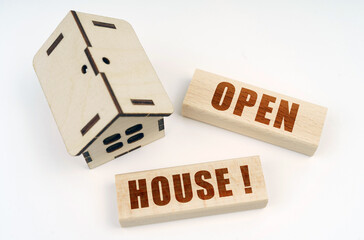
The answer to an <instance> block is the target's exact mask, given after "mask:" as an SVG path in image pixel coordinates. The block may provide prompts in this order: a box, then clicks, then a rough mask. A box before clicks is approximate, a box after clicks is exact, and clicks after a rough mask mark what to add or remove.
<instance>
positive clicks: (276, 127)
mask: <svg viewBox="0 0 364 240" xmlns="http://www.w3.org/2000/svg"><path fill="white" fill-rule="evenodd" d="M326 112H327V108H325V107H321V106H319V105H316V104H312V103H308V102H305V101H302V100H299V99H296V98H293V97H289V96H285V95H283V94H279V93H276V92H272V91H269V90H265V89H262V88H258V87H255V86H252V85H249V84H246V83H243V82H239V81H235V80H232V79H229V78H226V77H222V76H219V75H216V74H212V73H209V72H205V71H202V70H196V72H195V74H194V76H193V78H192V81H191V83H190V86H189V88H188V91H187V93H186V96H185V98H184V101H183V107H182V115H183V116H186V117H189V118H192V119H195V120H199V121H202V122H205V123H209V124H212V125H215V126H218V127H221V128H225V129H227V130H230V131H233V132H237V133H240V134H244V135H247V136H249V137H253V138H256V139H259V140H263V141H265V142H269V143H272V144H275V145H278V146H281V147H284V148H287V149H290V150H294V151H297V152H300V153H304V154H306V155H310V156H311V155H313V154H314V153H315V151H316V149H317V147H318V145H319V142H320V136H321V131H322V128H323V125H324V121H325V117H326Z"/></svg>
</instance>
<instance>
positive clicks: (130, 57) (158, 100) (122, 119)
mask: <svg viewBox="0 0 364 240" xmlns="http://www.w3.org/2000/svg"><path fill="white" fill-rule="evenodd" d="M33 64H34V69H35V71H36V73H37V76H38V78H39V81H40V83H41V86H42V89H43V92H44V94H45V95H46V98H47V101H48V103H49V106H50V108H51V110H52V113H53V116H54V118H55V120H56V123H57V126H58V129H59V131H60V133H61V135H62V137H63V141H64V143H65V145H66V147H67V150H68V152H69V153H70V154H71V155H79V154H83V156H84V157H85V160H86V162H87V164H88V166H89V167H90V168H93V167H96V166H99V165H100V164H103V163H105V162H108V161H110V160H112V159H114V158H116V157H118V156H121V155H124V154H125V153H128V152H130V151H133V150H135V149H137V148H139V147H141V146H144V145H146V144H148V143H150V142H152V141H155V140H157V139H159V138H161V137H163V136H164V120H163V117H165V116H169V115H170V114H171V113H172V112H173V107H172V104H171V102H170V100H169V98H168V96H167V94H166V92H165V90H164V88H163V86H162V84H161V82H160V81H159V79H158V76H157V74H156V72H155V71H154V69H153V66H152V64H151V63H150V61H149V59H148V56H147V55H146V53H145V51H144V49H143V47H142V45H141V44H140V42H139V40H138V37H137V35H136V34H135V32H134V30H133V28H132V26H131V25H130V24H129V23H128V22H126V21H124V20H120V19H115V18H108V17H102V16H96V15H91V14H86V13H80V12H75V11H71V12H69V13H68V14H67V16H66V17H65V18H64V19H63V20H62V22H61V23H60V24H59V26H58V27H57V28H56V30H55V31H54V32H53V33H52V35H51V36H50V37H49V38H48V40H47V41H46V42H45V43H44V45H43V46H42V47H41V49H40V50H39V51H38V52H37V54H36V55H35V57H34V61H33Z"/></svg>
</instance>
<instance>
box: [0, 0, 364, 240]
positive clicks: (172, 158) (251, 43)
mask: <svg viewBox="0 0 364 240" xmlns="http://www.w3.org/2000/svg"><path fill="white" fill-rule="evenodd" d="M70 9H75V10H78V11H83V12H89V13H94V14H99V15H105V16H110V17H115V18H122V19H125V20H127V21H129V22H130V23H131V24H132V25H133V27H134V29H135V31H136V32H137V34H138V36H139V39H140V41H141V43H142V45H143V46H144V48H145V50H146V52H147V54H148V56H149V58H150V60H151V62H152V64H153V65H154V67H155V69H156V71H157V73H158V75H159V77H160V79H161V81H162V82H163V84H164V86H165V88H166V90H167V92H168V94H169V96H170V98H171V100H172V102H173V104H174V106H175V113H174V114H173V115H172V116H171V117H169V118H167V119H166V121H165V123H166V137H165V138H163V139H161V140H159V141H157V142H154V143H152V144H150V145H149V146H146V147H144V148H142V149H140V150H138V151H135V152H132V153H130V154H127V155H125V156H124V157H122V158H119V159H117V160H114V161H112V162H110V163H107V164H106V165H103V166H101V167H98V168H96V169H93V170H89V169H88V168H87V165H86V163H85V162H84V160H83V158H82V157H76V158H73V157H71V156H69V155H68V154H67V152H66V149H65V146H64V144H63V142H62V139H61V136H60V134H59V132H58V130H57V127H56V124H55V122H54V120H53V117H52V115H51V112H50V110H49V108H48V105H47V102H46V99H45V97H44V95H43V92H42V90H41V87H40V84H39V82H38V80H37V78H36V75H35V73H34V70H33V68H32V58H33V56H34V54H35V52H36V51H37V50H38V49H39V48H40V46H41V45H42V44H43V42H44V41H45V40H46V38H47V37H48V36H49V35H50V34H51V32H52V31H53V30H54V29H55V27H56V26H57V24H58V23H59V22H60V21H61V19H62V18H63V17H64V16H65V15H66V13H67V11H68V10H70ZM363 12H364V3H363V1H356V2H354V1H326V2H324V1H300V3H298V1H296V3H293V1H268V0H267V1H244V2H242V1H235V2H232V1H203V2H201V1H190V2H187V1H180V3H176V2H172V1H154V3H152V1H145V2H140V1H128V2H126V1H101V0H99V1H82V2H81V1H80V2H77V3H74V1H70V0H68V1H57V2H53V3H52V2H51V1H33V2H32V3H30V1H24V2H20V1H10V0H9V1H7V2H4V1H3V0H1V1H0V29H1V38H0V61H1V62H0V63H1V64H0V78H1V83H2V86H1V88H0V97H1V99H0V104H1V110H2V114H1V118H0V121H1V132H2V138H1V140H0V141H1V144H0V146H1V152H0V154H1V155H0V156H1V168H0V239H88V240H90V239H166V238H170V239H197V238H203V239H217V238H220V239H364V229H363V225H364V223H363V214H364V208H363V202H364V193H363V190H364V187H363V185H362V184H363V183H364V174H363V167H364V161H363V154H362V149H363V140H362V139H363V137H362V136H363V134H364V131H363V123H362V121H363V119H364V114H363V110H362V109H363V107H362V105H361V103H362V102H363V101H362V97H363V88H364V84H363V79H364V73H363V66H364V60H363V59H364V57H363V56H364V14H363ZM197 67H198V68H201V69H204V70H207V71H211V72H213V73H217V74H221V75H223V76H226V77H230V78H233V79H236V80H242V81H245V82H247V83H250V84H253V85H256V86H259V87H263V88H266V89H270V90H273V91H277V92H280V93H283V94H287V95H290V96H293V97H297V98H300V99H303V100H306V101H309V102H313V103H316V104H319V105H323V106H326V107H328V109H329V111H328V116H327V119H326V123H325V126H324V129H323V134H322V138H321V144H320V146H319V148H318V150H317V152H316V154H315V155H314V156H313V157H307V156H305V155H302V154H298V153H295V152H292V151H289V150H285V149H283V148H280V147H276V146H273V145H270V144H267V143H264V142H260V141H257V140H254V139H251V138H248V137H245V136H241V135H238V134H236V133H232V132H228V131H226V130H223V129H219V128H216V127H213V126H209V125H206V124H203V123H200V122H197V121H193V120H190V119H187V118H183V117H182V116H181V104H182V99H183V97H184V94H185V92H186V90H187V86H188V84H189V81H190V79H191V77H192V74H193V71H194V69H195V68H197ZM256 154H259V155H260V156H261V159H262V164H263V171H264V174H265V180H266V185H267V190H268V195H269V203H268V206H267V207H266V208H265V209H260V210H252V211H246V212H236V213H231V214H223V215H218V216H211V217H203V218H195V219H188V220H181V221H175V222H168V223H161V224H153V225H147V226H141V227H133V228H121V227H120V226H119V223H118V217H117V207H116V193H115V189H114V188H115V187H114V175H115V174H117V173H125V172H132V171H140V170H147V169H154V168H161V167H169V166H177V165H182V164H190V163H198V162H206V161H211V160H222V159H229V158H236V157H243V156H250V155H256Z"/></svg>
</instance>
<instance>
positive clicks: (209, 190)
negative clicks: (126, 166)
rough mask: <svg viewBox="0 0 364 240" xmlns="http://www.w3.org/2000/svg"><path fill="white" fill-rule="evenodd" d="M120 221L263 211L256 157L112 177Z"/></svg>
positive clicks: (132, 222) (264, 198) (264, 200)
mask: <svg viewBox="0 0 364 240" xmlns="http://www.w3.org/2000/svg"><path fill="white" fill-rule="evenodd" d="M115 183H116V192H117V204H118V210H119V221H120V224H121V225H122V226H134V225H141V224H149V223H156V222H163V221H169V220H177V219H183V218H190V217H198V216H206V215H212V214H219V213H226V212H233V211H240V210H248V209H255V208H263V207H265V206H266V205H267V203H268V196H267V191H266V188H265V182H264V176H263V172H262V167H261V163H260V159H259V156H253V157H245V158H237V159H231V160H224V161H216V162H207V163H199V164H193V165H186V166H179V167H172V168H164V169H157V170H150V171H144V172H135V173H126V174H120V175H116V176H115Z"/></svg>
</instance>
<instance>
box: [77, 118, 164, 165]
mask: <svg viewBox="0 0 364 240" xmlns="http://www.w3.org/2000/svg"><path fill="white" fill-rule="evenodd" d="M162 137H164V119H163V118H161V117H127V118H123V117H119V118H117V119H116V120H115V122H114V123H113V124H112V125H111V126H110V127H109V128H107V129H106V130H105V131H104V132H103V133H102V134H101V135H100V136H99V137H98V138H96V140H95V141H94V142H93V143H92V144H91V145H90V146H89V147H88V148H87V150H86V151H85V152H84V153H83V156H84V157H85V160H86V162H87V164H88V166H89V168H94V167H97V166H99V165H101V164H104V163H106V162H109V161H111V160H113V159H115V158H117V157H120V156H122V155H124V154H126V153H128V152H131V151H133V150H135V149H138V148H140V147H142V146H144V145H146V144H149V143H151V142H153V141H155V140H157V139H160V138H162Z"/></svg>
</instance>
